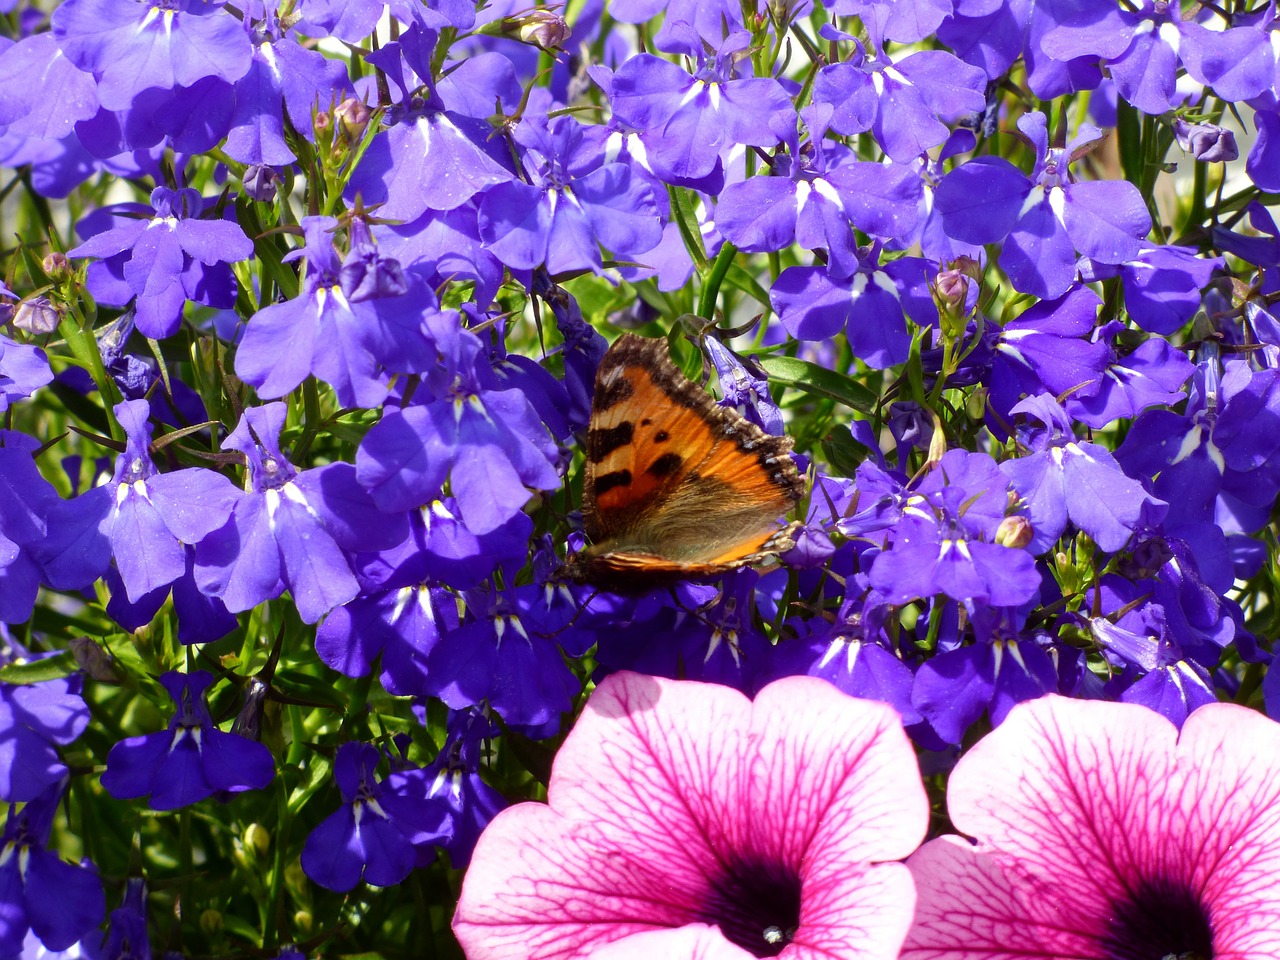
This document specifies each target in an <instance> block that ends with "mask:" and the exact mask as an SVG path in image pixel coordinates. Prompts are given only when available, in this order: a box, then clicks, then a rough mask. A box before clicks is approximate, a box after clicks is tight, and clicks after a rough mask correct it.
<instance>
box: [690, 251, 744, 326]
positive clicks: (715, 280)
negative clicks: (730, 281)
mask: <svg viewBox="0 0 1280 960" xmlns="http://www.w3.org/2000/svg"><path fill="white" fill-rule="evenodd" d="M737 253H738V248H737V247H735V246H734V245H733V244H732V243H730V242H729V241H728V240H726V241H725V242H724V246H722V247H721V248H720V252H719V253H718V254H716V259H715V263H713V264H712V265H711V273H709V274H708V275H707V279H706V282H705V283H703V285H702V292H701V293H700V294H699V295H698V316H700V317H706V318H707V319H708V320H714V319H715V310H716V301H717V300H718V299H719V298H720V284H722V283H723V282H724V277H725V274H726V273H728V272H729V268H730V267H731V266H733V258H734V257H735V256H736V255H737Z"/></svg>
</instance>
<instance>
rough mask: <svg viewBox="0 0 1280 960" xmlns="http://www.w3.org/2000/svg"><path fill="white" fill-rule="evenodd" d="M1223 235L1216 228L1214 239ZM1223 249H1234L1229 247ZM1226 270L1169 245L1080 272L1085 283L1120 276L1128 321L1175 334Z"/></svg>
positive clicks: (1216, 260)
mask: <svg viewBox="0 0 1280 960" xmlns="http://www.w3.org/2000/svg"><path fill="white" fill-rule="evenodd" d="M1268 219H1269V217H1268ZM1220 233H1226V231H1220V230H1219V229H1218V228H1215V229H1214V236H1215V238H1217V237H1218V236H1219V234H1220ZM1229 236H1230V235H1229ZM1253 239H1257V238H1253ZM1222 247H1223V249H1229V247H1228V246H1227V244H1225V243H1224V244H1222ZM1222 268H1223V260H1222V257H1210V258H1203V257H1198V256H1196V253H1195V251H1194V250H1192V249H1190V248H1188V247H1179V246H1174V245H1173V244H1166V245H1164V246H1159V247H1146V248H1144V249H1143V250H1141V251H1139V253H1138V255H1137V256H1136V257H1134V258H1132V259H1131V260H1127V261H1125V262H1124V263H1121V264H1118V265H1117V264H1105V263H1093V262H1092V261H1088V260H1086V261H1082V262H1081V264H1080V274H1081V279H1083V280H1084V281H1085V282H1086V283H1092V282H1094V281H1098V280H1107V279H1110V278H1111V277H1115V276H1119V277H1120V282H1121V284H1122V285H1123V286H1124V308H1125V311H1126V312H1127V313H1128V314H1129V318H1130V319H1131V320H1133V322H1134V323H1136V324H1137V325H1138V326H1140V327H1141V328H1142V329H1143V330H1146V331H1148V332H1149V333H1161V334H1170V333H1176V332H1177V331H1178V330H1179V329H1181V328H1182V327H1183V326H1184V325H1185V324H1186V323H1187V322H1188V321H1189V320H1190V319H1191V318H1192V317H1193V316H1195V313H1196V311H1197V310H1199V309H1200V306H1201V302H1202V298H1201V291H1202V290H1204V288H1205V287H1206V286H1208V284H1209V280H1210V278H1211V277H1212V276H1213V273H1214V271H1215V270H1221V269H1222Z"/></svg>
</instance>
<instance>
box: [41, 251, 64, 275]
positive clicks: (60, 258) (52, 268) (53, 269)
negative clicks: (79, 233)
mask: <svg viewBox="0 0 1280 960" xmlns="http://www.w3.org/2000/svg"><path fill="white" fill-rule="evenodd" d="M40 269H41V270H43V271H44V272H45V274H46V275H47V276H48V277H49V279H51V280H65V279H66V278H67V277H69V276H70V275H71V261H70V260H68V259H67V255H66V254H65V253H61V252H59V251H57V250H55V251H53V252H52V253H46V254H45V255H44V259H43V260H41V261H40Z"/></svg>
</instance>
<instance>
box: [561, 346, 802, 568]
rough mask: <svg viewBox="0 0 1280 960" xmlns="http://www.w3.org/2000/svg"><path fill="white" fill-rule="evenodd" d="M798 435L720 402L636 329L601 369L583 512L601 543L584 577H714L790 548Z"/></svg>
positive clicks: (585, 558) (586, 554)
mask: <svg viewBox="0 0 1280 960" xmlns="http://www.w3.org/2000/svg"><path fill="white" fill-rule="evenodd" d="M791 442H792V441H791V438H790V437H775V436H771V435H769V434H767V433H765V432H764V431H763V430H761V429H760V428H759V427H757V426H756V425H755V424H753V423H751V422H750V421H748V420H745V419H743V418H742V417H741V416H739V415H738V414H737V413H736V412H735V411H733V410H729V409H727V408H724V407H721V406H718V405H717V404H716V402H715V401H714V400H713V399H712V397H711V395H710V394H708V393H707V392H706V391H705V390H703V389H702V388H701V387H699V386H697V385H696V384H694V383H693V382H691V381H690V380H689V379H688V378H687V377H686V376H685V375H684V374H683V373H681V372H680V370H679V369H677V368H676V365H675V364H674V363H672V362H671V357H670V355H669V354H668V353H667V344H666V341H665V340H654V339H649V338H646V337H638V336H635V335H634V334H625V335H623V336H622V337H620V338H619V339H618V340H617V342H615V343H614V344H613V346H612V347H610V348H609V352H608V353H606V354H605V356H604V360H602V361H601V363H600V369H599V370H598V371H597V373H596V385H595V396H594V398H593V400H592V407H591V424H590V428H589V430H588V432H587V462H586V474H585V478H584V481H583V488H582V501H583V502H582V512H583V520H584V526H585V528H586V534H587V537H588V538H589V539H590V540H591V544H592V545H591V546H590V547H588V548H587V549H585V550H582V551H581V552H579V553H576V554H574V555H572V556H571V557H569V559H568V560H567V561H566V573H567V574H568V576H570V577H572V578H573V579H575V580H578V581H580V582H585V583H592V584H595V585H597V586H600V587H604V588H606V589H610V590H614V591H624V592H629V591H635V590H643V589H647V588H649V587H652V586H657V585H661V584H664V583H673V582H675V581H677V580H709V579H713V578H715V577H717V576H720V575H721V574H723V573H725V572H726V571H728V570H732V569H734V568H736V567H742V566H747V565H748V564H752V563H756V562H757V561H759V560H761V559H763V558H764V557H766V556H768V555H770V554H774V553H779V552H781V551H784V550H789V549H791V547H792V546H794V545H795V541H794V540H793V539H792V537H793V535H794V534H795V531H796V530H797V529H798V528H799V527H800V524H799V523H798V522H797V523H791V524H788V525H787V526H785V527H779V526H778V518H779V517H780V516H781V515H782V514H783V513H786V512H787V511H788V510H790V509H791V508H792V507H794V506H795V505H796V503H797V502H798V501H799V499H800V497H801V496H802V495H803V493H804V481H803V480H802V479H801V478H800V474H799V472H798V471H797V470H796V466H795V463H794V462H793V461H792V459H791V453H790V451H791Z"/></svg>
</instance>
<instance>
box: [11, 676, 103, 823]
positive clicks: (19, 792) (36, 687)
mask: <svg viewBox="0 0 1280 960" xmlns="http://www.w3.org/2000/svg"><path fill="white" fill-rule="evenodd" d="M88 723H89V708H88V707H87V706H86V705H85V702H84V700H83V699H81V697H80V676H79V675H78V674H77V675H75V676H73V677H62V678H59V679H55V680H45V681H43V682H41V683H32V684H13V683H0V800H3V801H5V802H7V803H15V802H22V801H24V800H34V799H35V798H36V797H37V796H39V795H40V794H41V793H42V792H44V791H45V790H47V789H49V788H50V787H52V786H53V785H54V784H55V783H57V782H58V781H60V780H61V779H62V778H63V777H64V776H66V774H67V767H66V765H65V764H64V763H63V762H62V761H61V759H59V757H58V750H57V748H58V747H60V746H62V747H65V746H66V745H67V744H69V743H71V741H73V740H74V739H76V737H78V736H80V734H81V733H83V732H84V728H85V727H86V726H87V725H88Z"/></svg>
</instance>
